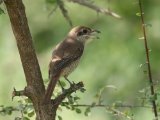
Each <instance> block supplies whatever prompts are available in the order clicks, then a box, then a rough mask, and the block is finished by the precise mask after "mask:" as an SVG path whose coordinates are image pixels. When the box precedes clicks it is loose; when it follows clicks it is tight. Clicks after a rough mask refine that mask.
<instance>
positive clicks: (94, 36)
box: [91, 29, 101, 39]
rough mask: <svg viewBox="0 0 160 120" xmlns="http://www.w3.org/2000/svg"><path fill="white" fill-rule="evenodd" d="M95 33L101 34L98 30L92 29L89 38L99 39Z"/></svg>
mask: <svg viewBox="0 0 160 120" xmlns="http://www.w3.org/2000/svg"><path fill="white" fill-rule="evenodd" d="M97 33H101V32H100V31H99V30H96V29H92V30H91V36H92V38H94V39H95V38H96V39H99V37H98V36H97Z"/></svg>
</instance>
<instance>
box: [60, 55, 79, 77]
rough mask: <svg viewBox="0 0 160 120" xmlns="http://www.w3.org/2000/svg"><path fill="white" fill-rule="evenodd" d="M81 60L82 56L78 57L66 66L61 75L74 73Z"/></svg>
mask: <svg viewBox="0 0 160 120" xmlns="http://www.w3.org/2000/svg"><path fill="white" fill-rule="evenodd" d="M79 61H80V58H79V59H77V60H76V61H73V62H72V63H71V64H69V65H68V66H67V67H65V68H64V69H63V70H62V73H61V76H68V75H69V74H70V73H72V72H73V71H74V70H75V68H76V67H77V66H78V64H79Z"/></svg>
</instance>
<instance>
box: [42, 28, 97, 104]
mask: <svg viewBox="0 0 160 120" xmlns="http://www.w3.org/2000/svg"><path fill="white" fill-rule="evenodd" d="M97 32H99V31H97V30H93V29H91V28H88V27H84V26H78V27H74V28H73V29H71V31H70V32H69V33H68V35H67V37H66V39H65V40H64V41H62V42H60V43H59V44H58V45H57V46H56V47H55V49H54V51H53V53H52V58H51V61H50V64H49V79H50V83H49V85H48V88H47V90H46V94H45V101H49V100H50V98H51V96H52V92H53V90H54V88H55V85H56V83H57V81H58V80H59V78H60V76H63V77H65V79H67V77H68V75H69V74H70V73H71V72H72V71H74V69H75V68H76V67H77V66H78V63H79V60H80V58H81V56H82V54H83V50H84V45H85V43H86V41H87V40H88V39H89V38H93V37H95V34H94V33H97ZM67 80H68V79H67Z"/></svg>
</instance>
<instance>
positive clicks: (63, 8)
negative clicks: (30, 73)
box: [57, 0, 73, 27]
mask: <svg viewBox="0 0 160 120" xmlns="http://www.w3.org/2000/svg"><path fill="white" fill-rule="evenodd" d="M57 4H58V6H59V8H60V10H61V12H62V14H63V16H64V18H65V19H66V20H67V22H68V23H69V25H70V26H71V27H72V26H73V25H72V21H71V19H70V17H69V15H68V11H67V9H66V8H65V7H64V2H63V1H62V0H57Z"/></svg>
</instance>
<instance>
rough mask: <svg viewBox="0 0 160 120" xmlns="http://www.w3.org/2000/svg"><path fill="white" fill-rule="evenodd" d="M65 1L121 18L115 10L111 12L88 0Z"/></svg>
mask: <svg viewBox="0 0 160 120" xmlns="http://www.w3.org/2000/svg"><path fill="white" fill-rule="evenodd" d="M67 1H69V2H74V3H77V4H80V5H83V6H85V7H88V8H90V9H92V10H95V11H96V12H98V13H103V14H106V15H110V16H112V17H114V18H118V19H119V18H121V16H119V15H118V14H116V13H115V12H112V11H111V10H109V9H106V8H101V7H99V6H96V5H94V4H93V3H91V2H89V1H88V0H67Z"/></svg>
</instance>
